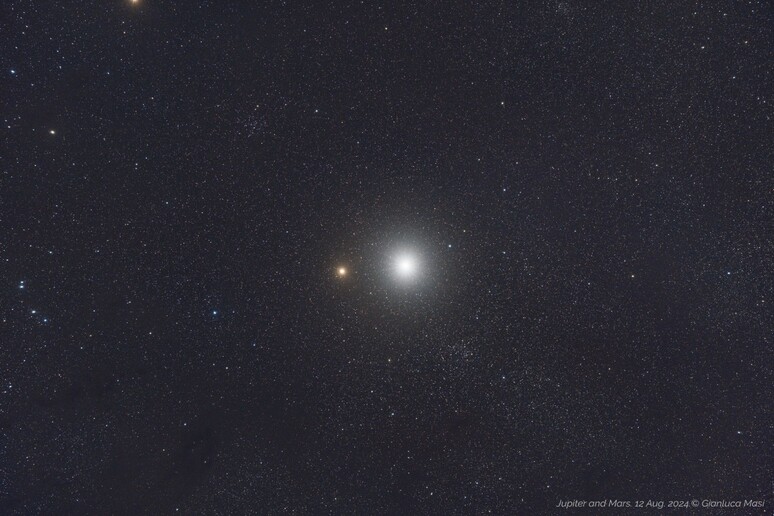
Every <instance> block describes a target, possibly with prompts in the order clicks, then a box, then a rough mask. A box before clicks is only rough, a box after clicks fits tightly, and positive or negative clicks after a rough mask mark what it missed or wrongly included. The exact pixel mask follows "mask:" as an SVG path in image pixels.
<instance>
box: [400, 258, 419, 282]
mask: <svg viewBox="0 0 774 516" xmlns="http://www.w3.org/2000/svg"><path fill="white" fill-rule="evenodd" d="M395 272H396V273H397V274H398V276H399V277H400V278H403V279H411V278H413V277H414V276H416V274H417V259H416V257H415V256H413V255H411V254H408V253H404V254H401V255H398V257H397V258H396V259H395Z"/></svg>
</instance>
